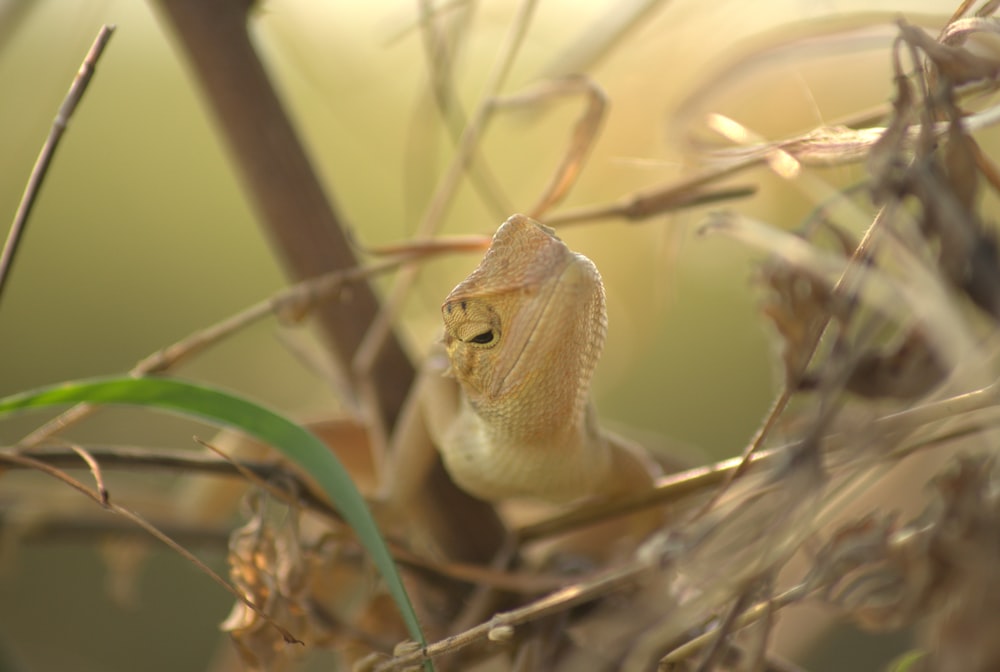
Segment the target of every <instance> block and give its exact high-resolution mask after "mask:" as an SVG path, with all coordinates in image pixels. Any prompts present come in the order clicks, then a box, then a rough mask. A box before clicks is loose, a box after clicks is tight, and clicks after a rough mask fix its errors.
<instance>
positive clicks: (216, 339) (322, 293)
mask: <svg viewBox="0 0 1000 672" xmlns="http://www.w3.org/2000/svg"><path fill="white" fill-rule="evenodd" d="M432 253H433V251H431V252H428V251H425V250H415V251H414V252H413V253H412V254H410V255H409V256H406V257H403V258H397V259H389V260H386V261H384V262H382V263H379V264H373V265H371V266H366V267H354V268H347V269H344V270H341V271H333V272H331V273H327V274H325V275H322V276H319V277H317V278H313V279H311V280H305V281H303V282H300V283H298V284H296V285H293V286H291V287H289V288H287V289H284V290H282V291H280V292H277V293H276V294H274V295H272V296H271V297H269V298H267V299H264V300H263V301H259V302H257V303H255V304H254V305H252V306H250V307H249V308H246V309H245V310H242V311H240V312H239V313H236V314H235V315H232V316H231V317H228V318H226V319H224V320H222V321H221V322H217V323H216V324H214V325H212V326H210V327H207V328H205V329H201V330H199V331H197V332H195V333H194V334H191V335H190V336H188V337H187V338H184V339H181V340H180V341H177V342H176V343H174V344H173V345H169V346H167V347H165V348H162V349H160V350H157V351H156V352H154V353H153V354H151V355H149V356H148V357H146V358H145V359H143V360H142V361H140V362H139V363H138V364H136V365H135V366H134V367H133V368H132V370H131V371H129V375H131V376H135V377H139V376H144V375H149V374H152V373H163V372H164V371H167V370H169V369H171V368H173V367H174V366H176V365H177V364H179V363H180V362H182V361H184V360H186V359H188V358H190V357H192V356H194V355H196V354H198V353H200V352H202V351H204V350H205V349H206V348H208V347H210V346H212V345H216V344H218V343H220V342H221V341H223V340H224V339H226V338H228V337H229V336H231V335H233V334H235V333H237V332H238V331H240V330H242V329H245V328H247V327H248V326H250V325H251V324H254V323H255V322H259V321H260V320H262V319H264V318H266V317H269V316H271V315H275V314H277V315H283V316H285V317H287V318H288V319H302V318H303V317H304V316H305V315H306V314H308V313H309V312H310V311H311V310H312V309H313V308H315V306H317V305H319V304H320V303H322V302H323V301H327V300H329V299H330V298H331V297H334V296H337V295H338V294H339V293H340V292H341V290H342V289H343V288H344V287H345V286H347V285H349V284H351V283H356V282H359V281H361V280H362V279H364V278H367V277H370V276H372V275H377V274H379V273H385V272H387V271H391V270H393V269H395V268H398V267H399V265H400V264H401V263H402V262H403V261H404V260H406V259H412V258H414V257H416V256H424V255H427V254H432ZM94 410H95V407H94V406H92V405H91V404H77V405H76V406H73V407H72V408H70V409H68V410H67V411H64V412H63V413H61V414H59V415H58V416H56V417H55V418H53V419H52V420H50V421H49V422H47V423H45V424H44V425H42V426H41V427H39V428H38V429H36V430H35V431H33V432H32V433H31V434H29V435H28V436H26V437H24V439H22V440H21V441H20V443H19V446H20V447H21V448H34V447H35V446H38V445H40V444H41V443H42V442H44V441H46V440H48V439H50V438H51V437H52V436H54V435H55V434H57V433H59V432H61V431H63V430H64V429H66V428H67V427H69V426H71V425H73V424H75V423H77V422H79V421H81V420H83V419H84V418H86V417H88V416H89V415H90V414H91V413H93V412H94Z"/></svg>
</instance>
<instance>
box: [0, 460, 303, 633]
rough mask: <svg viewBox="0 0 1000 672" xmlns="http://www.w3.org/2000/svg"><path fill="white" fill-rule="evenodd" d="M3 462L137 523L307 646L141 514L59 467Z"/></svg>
mask: <svg viewBox="0 0 1000 672" xmlns="http://www.w3.org/2000/svg"><path fill="white" fill-rule="evenodd" d="M0 460H2V461H7V462H10V463H13V464H18V465H20V466H23V467H27V468H30V469H35V470H37V471H40V472H42V473H43V474H46V475H48V476H51V477H53V478H55V479H56V480H59V481H61V482H62V483H64V484H66V485H68V486H70V487H71V488H73V489H74V490H76V491H77V492H79V493H81V494H82V495H84V496H86V497H88V498H90V499H91V500H93V501H94V502H95V503H96V504H98V505H99V506H100V507H101V508H104V509H107V510H108V511H111V512H112V513H116V514H118V515H120V516H122V517H124V518H126V519H128V520H130V521H132V522H133V523H135V524H136V525H138V526H139V527H141V528H142V529H144V530H145V531H146V532H148V533H149V534H150V535H152V536H153V537H155V538H156V539H158V540H160V541H161V542H163V543H164V544H166V545H167V546H168V547H169V548H170V549H172V550H173V551H175V552H176V553H178V554H180V555H181V557H183V558H184V559H185V560H187V561H188V562H190V563H192V564H193V565H194V566H195V567H197V568H198V569H199V570H201V571H202V573H204V574H205V575H207V576H208V577H209V578H210V579H212V580H213V581H215V583H217V584H219V585H220V586H222V587H223V588H224V589H225V590H227V591H228V592H229V593H231V594H232V595H234V596H235V597H236V599H237V600H239V601H240V602H242V603H243V604H245V605H246V606H247V608H249V609H251V610H253V612H254V613H256V614H257V615H259V616H260V617H261V618H263V619H264V620H265V621H267V623H268V624H270V625H271V626H272V627H273V628H274V629H275V630H277V631H278V632H279V633H281V636H282V638H283V639H284V640H285V642H287V643H289V644H302V643H303V642H302V641H300V640H299V639H297V638H296V637H295V636H294V635H292V633H290V632H289V631H288V630H286V629H285V628H284V627H282V626H281V625H280V624H279V623H277V622H276V621H275V620H274V619H272V618H271V617H270V616H268V615H267V614H265V613H264V612H263V611H261V609H260V608H259V607H257V605H255V604H254V603H253V602H252V601H250V600H249V599H247V598H246V597H245V596H244V595H242V594H241V593H240V592H239V591H238V590H236V589H235V588H233V587H232V586H231V585H230V584H229V583H228V582H227V581H226V580H225V579H223V578H222V577H221V576H219V575H218V574H217V573H216V572H215V571H213V570H212V568H211V567H209V566H208V565H206V564H205V563H204V562H202V561H201V560H199V559H198V557H197V556H195V555H194V554H193V553H191V552H190V551H189V550H187V549H186V548H184V547H183V546H181V545H180V544H178V543H177V542H176V541H174V540H173V539H171V538H170V537H169V536H167V535H166V534H164V533H163V532H161V531H160V530H159V529H158V528H157V527H156V526H155V525H153V524H152V523H150V522H149V521H147V520H146V519H144V518H143V517H142V516H140V515H139V514H138V513H135V512H134V511H131V510H129V509H126V508H125V507H123V506H119V505H118V504H115V503H114V502H111V501H109V500H108V498H107V496H106V495H103V494H101V493H97V492H94V491H92V490H91V489H90V488H88V487H87V486H86V485H84V484H83V483H81V482H80V481H78V480H76V479H75V478H73V477H72V476H70V475H69V474H67V473H66V472H64V471H61V470H59V469H56V468H55V467H53V466H51V465H48V464H45V463H44V462H42V461H40V460H36V459H34V458H33V457H30V456H28V455H19V454H17V453H10V452H2V453H0Z"/></svg>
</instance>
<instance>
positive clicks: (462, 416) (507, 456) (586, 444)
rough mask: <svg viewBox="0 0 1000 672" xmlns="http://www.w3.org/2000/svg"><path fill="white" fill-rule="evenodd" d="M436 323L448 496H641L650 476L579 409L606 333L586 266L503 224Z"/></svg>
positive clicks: (631, 451)
mask: <svg viewBox="0 0 1000 672" xmlns="http://www.w3.org/2000/svg"><path fill="white" fill-rule="evenodd" d="M441 313H442V317H443V320H444V347H445V350H446V352H447V355H448V360H449V364H450V366H449V370H448V372H447V374H446V375H449V376H451V377H453V378H454V379H455V380H457V382H458V384H459V387H460V389H461V399H460V401H459V404H460V407H459V409H458V413H457V415H456V416H455V417H454V419H453V420H452V421H451V423H450V426H448V427H446V428H445V429H444V431H443V432H441V433H440V435H439V436H438V437H437V441H436V442H437V444H438V449H439V451H440V453H441V456H442V459H443V462H444V465H445V468H446V469H447V471H448V473H449V474H450V475H451V477H452V478H453V479H454V480H455V482H456V483H457V484H458V485H459V487H461V488H462V489H464V490H465V491H466V492H468V493H470V494H472V495H473V496H475V497H478V498H480V499H484V500H487V501H491V502H500V501H504V500H508V499H532V500H538V501H542V502H546V503H552V504H567V503H571V502H575V501H578V500H582V499H585V498H594V497H614V496H617V495H622V494H625V493H628V492H632V491H635V490H639V489H644V488H649V487H652V485H653V482H654V480H655V476H656V475H657V472H658V469H657V467H656V465H655V464H654V463H653V462H652V460H651V459H649V458H648V457H647V456H645V455H643V454H642V453H641V452H640V451H638V450H637V449H635V448H634V447H633V446H632V445H631V444H629V443H627V442H625V441H624V440H622V439H620V438H619V437H616V436H614V435H612V434H610V433H608V432H605V431H603V430H602V429H601V428H600V427H599V425H598V422H597V416H596V412H595V410H594V406H593V403H592V402H591V400H590V384H591V379H592V377H593V374H594V369H595V367H596V365H597V361H598V359H599V357H600V355H601V352H602V350H603V347H604V343H605V338H606V334H607V310H606V307H605V292H604V284H603V282H602V280H601V275H600V273H599V272H598V270H597V267H596V266H595V265H594V263H593V262H592V261H591V260H590V259H588V258H587V257H585V256H584V255H582V254H579V253H576V252H573V251H572V250H571V249H570V248H569V247H568V246H567V245H566V244H565V243H564V242H563V241H562V240H560V239H559V237H558V236H557V235H556V233H555V231H554V230H552V229H551V228H549V227H546V226H544V225H542V224H539V223H538V222H536V221H534V220H532V219H530V218H528V217H526V216H524V215H513V216H512V217H510V218H509V219H507V221H505V222H504V223H503V224H502V225H501V226H500V228H499V229H498V230H497V231H496V233H495V234H494V236H493V239H492V242H491V244H490V247H489V249H488V250H487V251H486V254H485V256H484V257H483V259H482V261H481V262H480V264H479V265H478V266H477V267H476V269H475V270H473V271H472V273H471V274H470V275H469V276H468V277H466V278H465V279H464V280H463V281H462V282H461V283H459V284H458V285H457V286H456V287H455V288H454V289H453V290H452V291H451V293H450V294H449V295H448V296H447V298H446V299H445V301H444V304H443V305H442V307H441Z"/></svg>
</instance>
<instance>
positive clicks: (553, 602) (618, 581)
mask: <svg viewBox="0 0 1000 672" xmlns="http://www.w3.org/2000/svg"><path fill="white" fill-rule="evenodd" d="M649 569H650V567H649V565H648V564H646V563H641V562H633V563H632V564H629V565H627V566H625V567H622V568H621V569H616V570H612V571H608V572H603V573H602V574H601V575H600V576H598V577H596V578H594V579H591V580H588V581H582V582H580V583H577V584H574V585H572V586H567V587H566V588H563V589H562V590H558V591H556V592H554V593H552V594H551V595H547V596H546V597H543V598H541V599H540V600H536V601H534V602H531V603H529V604H527V605H525V606H523V607H520V608H518V609H514V610H511V611H506V612H503V613H499V614H496V615H495V616H494V617H493V618H491V619H490V620H489V621H487V622H486V623H481V624H479V625H477V626H475V627H473V628H469V629H468V630H466V631H464V632H461V633H459V634H457V635H454V636H452V637H446V638H444V639H442V640H440V641H437V642H434V643H433V644H428V645H427V646H426V647H423V648H421V649H419V650H417V651H412V652H409V653H406V654H404V655H401V656H396V657H394V658H391V659H389V660H387V661H384V662H382V663H381V664H379V665H376V666H375V670H374V672H389V670H400V669H405V668H407V667H409V666H411V665H419V664H420V663H422V662H424V661H426V660H430V659H432V658H435V657H437V656H441V655H444V654H446V653H452V652H454V651H458V650H459V649H464V648H465V647H467V646H469V645H471V644H475V643H476V642H480V641H484V640H486V639H488V638H489V635H490V632H492V631H493V630H495V629H497V628H506V627H514V626H517V625H521V624H522V623H528V622H530V621H534V620H537V619H539V618H543V617H545V616H548V615H550V614H554V613H559V612H562V611H565V610H567V609H570V608H571V607H575V606H577V605H580V604H586V603H587V602H591V601H593V600H596V599H598V598H600V597H603V596H604V595H607V594H609V593H611V592H614V591H615V590H618V589H619V588H621V587H623V586H626V585H630V584H631V583H632V582H634V581H635V580H636V579H637V578H638V577H640V576H641V575H642V574H643V573H645V572H647V571H649Z"/></svg>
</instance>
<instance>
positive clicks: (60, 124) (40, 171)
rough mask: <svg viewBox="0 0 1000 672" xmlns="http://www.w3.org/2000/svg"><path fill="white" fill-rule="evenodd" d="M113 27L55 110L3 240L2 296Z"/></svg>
mask: <svg viewBox="0 0 1000 672" xmlns="http://www.w3.org/2000/svg"><path fill="white" fill-rule="evenodd" d="M114 30H115V27H114V26H110V25H104V26H101V29H100V30H99V31H98V33H97V38H96V39H95V40H94V43H93V44H92V45H91V47H90V51H88V52H87V56H86V57H85V58H84V59H83V64H82V65H80V70H79V71H78V72H77V73H76V77H74V78H73V83H72V84H71V85H70V87H69V91H68V92H67V93H66V97H65V98H64V99H63V103H62V105H61V106H60V107H59V112H58V113H56V118H55V119H54V120H53V122H52V128H51V130H49V136H48V137H47V138H46V139H45V144H44V145H42V150H41V151H40V152H39V153H38V158H37V159H36V160H35V165H34V167H33V168H32V169H31V175H30V176H29V177H28V184H27V185H26V186H25V187H24V194H23V195H22V196H21V202H20V203H18V206H17V212H16V213H15V214H14V223H13V225H11V227H10V231H9V232H8V234H7V241H6V242H5V243H4V247H3V250H2V251H0V299H2V297H3V290H4V288H5V287H6V285H7V279H8V278H9V277H10V272H11V269H12V268H13V265H14V257H15V255H16V254H17V249H18V246H19V245H20V243H21V240H23V238H24V232H25V229H26V227H27V224H28V216H29V215H30V214H31V210H32V208H33V207H34V205H35V201H36V200H37V199H38V192H39V190H40V189H41V186H42V182H43V181H44V180H45V175H46V174H47V173H48V170H49V166H50V165H51V163H52V157H53V156H55V153H56V148H57V147H58V146H59V141H60V140H61V139H62V136H63V133H65V132H66V128H67V126H69V120H70V118H71V117H72V116H73V113H74V112H75V111H76V107H77V105H79V104H80V100H81V99H82V98H83V94H84V92H85V91H86V90H87V85H88V84H90V80H91V78H92V77H93V76H94V70H95V68H96V67H97V61H98V59H100V57H101V54H102V53H104V47H105V46H107V44H108V40H110V39H111V35H112V33H114Z"/></svg>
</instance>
